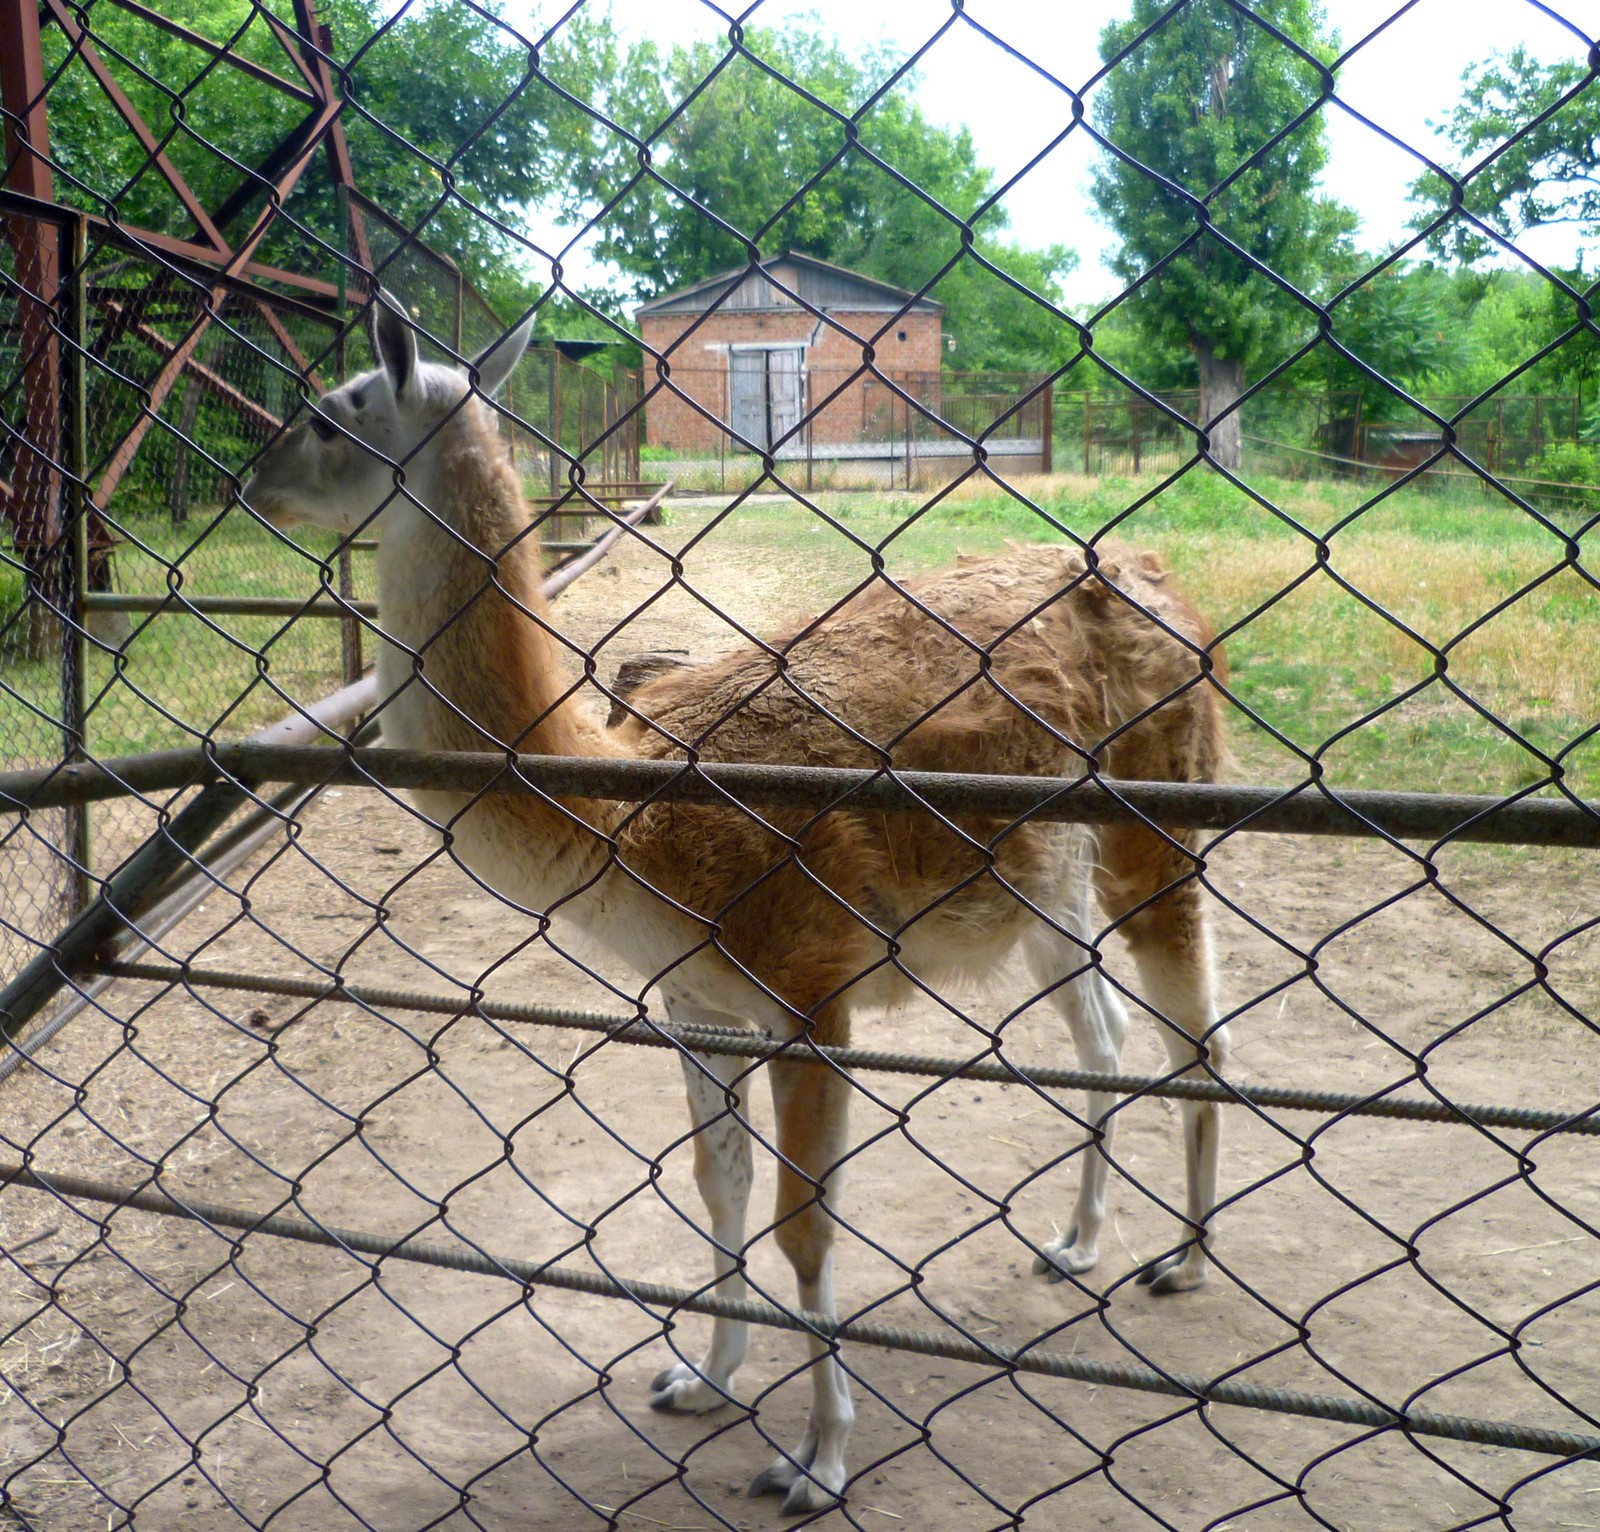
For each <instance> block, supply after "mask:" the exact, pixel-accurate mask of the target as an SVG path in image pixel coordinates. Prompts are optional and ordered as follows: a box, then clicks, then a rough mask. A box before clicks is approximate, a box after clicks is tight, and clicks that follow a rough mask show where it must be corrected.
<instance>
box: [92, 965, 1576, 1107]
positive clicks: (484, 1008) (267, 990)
mask: <svg viewBox="0 0 1600 1532" xmlns="http://www.w3.org/2000/svg"><path fill="white" fill-rule="evenodd" d="M91 966H92V969H93V971H94V972H96V973H102V974H109V975H111V976H112V977H114V978H119V979H135V980H138V981H139V982H141V983H148V984H170V985H193V986H194V987H195V988H197V989H221V990H236V991H242V992H246V993H252V994H263V995H284V996H289V997H292V998H296V999H302V1000H311V1001H325V1002H329V1003H333V1004H339V1005H361V1006H368V1007H370V1008H371V1009H373V1010H375V1011H385V1010H396V1011H420V1012H424V1013H427V1014H430V1015H438V1016H464V1015H479V1016H483V1017H485V1018H487V1019H488V1020H490V1021H510V1022H525V1023H530V1024H533V1025H536V1026H543V1027H564V1028H567V1029H568V1030H573V1031H579V1032H594V1033H598V1034H600V1035H602V1036H604V1037H606V1038H607V1039H609V1040H610V1041H612V1042H619V1043H631V1044H636V1045H640V1046H643V1047H648V1048H671V1049H674V1050H677V1049H683V1048H687V1049H690V1050H692V1051H694V1052H696V1053H716V1054H725V1055H728V1056H730V1057H735V1058H748V1059H749V1060H751V1064H752V1067H755V1066H756V1065H758V1064H762V1063H765V1062H767V1061H768V1060H769V1059H772V1058H778V1057H788V1058H793V1057H794V1056H795V1055H796V1050H797V1049H801V1050H804V1054H805V1056H806V1057H812V1056H815V1057H818V1058H823V1059H827V1060H828V1061H829V1062H831V1063H833V1064H836V1065H838V1066H839V1068H841V1069H859V1070H866V1071H870V1072H872V1073H877V1074H904V1075H931V1076H934V1077H935V1078H938V1079H951V1080H953V1079H961V1080H981V1081H984V1082H986V1083H991V1084H997V1085H1032V1086H1036V1087H1040V1088H1043V1089H1047V1090H1094V1091H1110V1092H1112V1093H1114V1094H1116V1095H1123V1096H1131V1095H1141V1096H1170V1097H1174V1098H1176V1099H1178V1100H1181V1101H1218V1102H1222V1103H1224V1104H1237V1103H1239V1102H1244V1103H1246V1104H1248V1105H1250V1106H1256V1107H1262V1108H1268V1107H1273V1108H1278V1109H1280V1110H1282V1111H1290V1112H1323V1113H1327V1114H1329V1115H1332V1116H1341V1115H1346V1114H1348V1115H1352V1116H1361V1117H1390V1118H1404V1119H1406V1120H1408V1121H1413V1122H1438V1123H1454V1124H1460V1125H1463V1126H1471V1125H1477V1126H1480V1127H1486V1128H1512V1129H1518V1130H1525V1131H1527V1132H1532V1133H1577V1134H1583V1135H1588V1136H1591V1137H1600V1115H1597V1114H1600V1103H1597V1104H1596V1105H1595V1106H1593V1107H1590V1108H1588V1109H1587V1110H1586V1111H1583V1112H1576V1113H1575V1112H1556V1111H1549V1110H1545V1109H1541V1108H1537V1107H1513V1106H1483V1105H1477V1104H1465V1103H1458V1102H1448V1101H1440V1100H1431V1101H1429V1100H1419V1099H1417V1098H1416V1097H1406V1096H1390V1095H1384V1096H1373V1095H1371V1094H1368V1095H1364V1096H1362V1095H1354V1094H1350V1093H1347V1092H1341V1091H1307V1090H1293V1089H1290V1088H1288V1087H1284V1086H1276V1085H1247V1084H1240V1083H1236V1082H1233V1081H1229V1082H1228V1083H1227V1084H1219V1083H1218V1082H1217V1081H1215V1080H1213V1079H1177V1078H1173V1077H1171V1076H1169V1075H1129V1074H1104V1073H1100V1072H1097V1071H1095V1070H1089V1069H1057V1068H1054V1067H1049V1066H1031V1065H1026V1064H1012V1063H1009V1062H1004V1061H1000V1060H994V1061H990V1060H982V1059H979V1060H973V1059H958V1058H941V1057H940V1056H938V1055H937V1054H925V1053H893V1052H886V1051H883V1050H879V1049H872V1048H835V1047H823V1046H821V1045H820V1044H815V1043H810V1042H798V1043H788V1044H785V1043H781V1042H777V1041H775V1040H774V1039H772V1038H771V1037H769V1036H768V1035H767V1034H766V1033H764V1032H740V1031H736V1030H734V1029H733V1028H731V1027H698V1026H684V1025H681V1024H680V1023H677V1022H657V1021H645V1020H643V1019H642V1018H640V1017H637V1016H621V1015H608V1014H606V1013H604V1012H600V1011H584V1010H573V1009H569V1008H566V1007H562V1006H547V1005H504V1004H499V1003H497V1002H494V1001H489V1000H477V1001H473V1000H471V999H467V998H462V999H454V998H452V997H451V996H449V995H436V994H428V993H426V992H424V991H420V990H406V989H388V988H383V987H379V986H374V985H366V984H347V983H344V982H343V981H339V982H336V983H321V982H318V981H317V980H315V979H294V978H286V977H277V976H274V975H270V974H251V973H240V972H236V971H232V970H228V969H221V968H191V967H178V966H176V965H173V964H168V963H136V962H126V961H110V962H100V963H95V964H93V965H91Z"/></svg>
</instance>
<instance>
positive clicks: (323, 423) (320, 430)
mask: <svg viewBox="0 0 1600 1532" xmlns="http://www.w3.org/2000/svg"><path fill="white" fill-rule="evenodd" d="M311 429H312V430H313V431H315V432H316V433H317V440H318V441H325V442H331V441H332V440H333V439H334V437H336V436H337V435H338V434H339V428H338V426H336V425H335V424H334V423H333V422H332V421H331V420H329V419H328V417H327V416H326V415H313V416H312V417H311Z"/></svg>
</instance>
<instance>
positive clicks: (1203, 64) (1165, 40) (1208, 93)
mask: <svg viewBox="0 0 1600 1532" xmlns="http://www.w3.org/2000/svg"><path fill="white" fill-rule="evenodd" d="M1167 8H1168V7H1167V5H1166V4H1165V3H1164V0H1133V10H1132V14H1131V15H1130V16H1129V17H1128V19H1127V20H1125V21H1120V22H1114V23H1112V25H1110V26H1109V27H1107V28H1106V30H1105V31H1104V33H1103V34H1102V35H1101V40H1100V53H1101V57H1102V58H1103V59H1105V60H1107V61H1108V62H1109V61H1110V60H1112V59H1114V58H1116V57H1117V55H1118V54H1119V53H1120V52H1121V51H1122V50H1123V49H1124V48H1126V47H1128V45H1129V44H1130V43H1132V42H1133V41H1134V40H1135V39H1136V38H1138V37H1139V34H1140V33H1141V32H1143V31H1144V30H1145V29H1146V28H1147V27H1150V26H1152V25H1154V24H1155V23H1156V22H1157V21H1158V20H1160V18H1161V17H1162V14H1163V12H1164V11H1166V10H1167ZM1252 15H1253V16H1255V17H1259V18H1260V21H1261V22H1265V23H1268V24H1270V25H1271V26H1272V27H1274V28H1276V29H1277V30H1278V31H1281V32H1283V33H1285V34H1287V35H1288V36H1289V37H1291V38H1293V39H1295V41H1296V42H1298V43H1299V45H1300V47H1302V48H1304V49H1306V50H1308V51H1309V52H1310V53H1312V54H1313V55H1314V56H1315V57H1318V58H1331V57H1332V56H1333V51H1334V50H1333V45H1332V42H1331V40H1330V39H1329V38H1328V36H1327V35H1326V34H1325V33H1324V31H1323V22H1322V14H1321V9H1320V7H1319V6H1318V5H1317V4H1316V0H1258V3H1257V4H1256V5H1255V6H1254V8H1253V13H1252ZM1321 88H1322V87H1321V81H1320V78H1319V74H1318V71H1317V69H1316V68H1315V67H1314V66H1313V65H1312V64H1311V63H1309V62H1307V60H1306V59H1305V58H1303V57H1301V56H1300V55H1299V54H1298V53H1296V52H1295V51H1294V50H1293V49H1292V48H1290V47H1289V46H1287V45H1286V44H1284V43H1283V42H1282V41H1280V40H1279V39H1278V38H1277V37H1275V36H1274V35H1273V34H1272V33H1271V32H1269V31H1267V30H1266V29H1265V27H1264V26H1262V25H1260V24H1258V22H1257V21H1256V20H1254V19H1252V16H1251V15H1246V14H1244V13H1243V12H1242V11H1240V10H1237V9H1235V8H1234V7H1233V6H1231V5H1229V4H1226V3H1224V0H1194V3H1192V4H1190V5H1188V6H1186V7H1185V8H1184V9H1183V10H1181V11H1178V12H1177V13H1176V14H1174V15H1171V16H1168V17H1167V18H1166V20H1165V21H1164V23H1163V24H1162V25H1160V26H1159V27H1158V28H1157V30H1155V31H1154V32H1152V33H1151V35H1150V36H1149V37H1147V38H1145V39H1144V40H1143V41H1142V42H1140V43H1139V44H1138V46H1137V47H1135V48H1134V49H1133V50H1132V52H1131V53H1129V54H1128V56H1127V57H1125V58H1122V59H1120V60H1119V61H1118V62H1117V63H1116V65H1115V66H1114V67H1113V68H1112V69H1111V71H1110V72H1109V74H1108V75H1107V76H1106V78H1105V81H1104V82H1103V84H1102V86H1101V87H1100V91H1099V95H1098V101H1097V105H1096V109H1095V120H1096V125H1097V127H1098V128H1099V130H1100V131H1101V132H1102V133H1103V134H1104V135H1105V136H1106V137H1107V138H1108V139H1109V140H1110V141H1111V142H1112V143H1113V144H1115V145H1116V146H1117V148H1118V149H1120V150H1121V151H1122V152H1123V153H1124V154H1126V155H1128V156H1130V157H1131V158H1132V160H1134V161H1137V162H1139V163H1138V164H1131V163H1129V162H1128V161H1126V160H1123V159H1120V158H1116V157H1114V156H1110V155H1107V156H1105V158H1104V160H1103V163H1102V164H1101V166H1100V168H1099V169H1098V170H1097V171H1096V174H1095V178H1094V196H1095V201H1096V202H1097V203H1098V205H1099V208H1100V211H1101V213H1102V215H1103V216H1104V217H1105V218H1106V220H1107V221H1108V222H1109V223H1110V224H1111V226H1112V228H1113V229H1115V230H1116V232H1117V234H1118V236H1119V237H1120V239H1121V241H1122V244H1121V248H1120V250H1119V251H1118V252H1117V254H1116V256H1115V258H1114V260H1113V262H1112V266H1113V269H1114V270H1115V271H1116V273H1117V275H1118V276H1120V277H1121V278H1122V279H1123V280H1124V281H1127V282H1130V283H1131V282H1134V281H1137V280H1138V279H1139V278H1140V277H1142V276H1144V275H1145V274H1146V273H1147V272H1148V271H1150V270H1151V268H1153V267H1154V266H1156V265H1157V263H1158V262H1161V261H1163V260H1166V261H1167V264H1166V265H1165V266H1164V267H1163V269H1162V271H1161V274H1160V276H1159V277H1158V278H1157V279H1156V285H1155V286H1154V288H1153V291H1152V293H1151V295H1150V297H1149V298H1148V299H1147V300H1146V301H1144V302H1141V303H1139V304H1138V305H1137V306H1136V308H1135V312H1136V313H1137V314H1138V316H1139V322H1140V324H1141V327H1142V328H1143V329H1144V330H1145V332H1146V334H1147V335H1148V336H1149V338H1150V339H1151V340H1152V341H1153V342H1155V343H1157V344H1158V345H1164V346H1170V345H1172V344H1174V343H1182V344H1186V345H1187V346H1188V347H1189V348H1190V350H1192V351H1193V353H1194V358H1195V363H1196V367H1197V369H1198V372H1199V383H1200V417H1201V420H1202V422H1205V423H1206V424H1207V428H1208V430H1209V432H1210V438H1211V454H1212V456H1213V457H1214V458H1215V460H1216V461H1217V462H1218V463H1219V464H1220V465H1221V466H1222V467H1224V468H1227V469H1230V470H1234V471H1237V470H1238V468H1239V466H1240V464H1241V461H1242V456H1243V441H1242V433H1241V430H1240V424H1239V415H1238V411H1237V410H1232V411H1231V413H1227V412H1229V411H1230V409H1231V407H1232V406H1233V405H1234V403H1235V402H1236V401H1237V399H1238V398H1239V395H1240V394H1241V393H1242V392H1243V390H1244V387H1245V377H1246V373H1247V370H1248V369H1249V368H1250V367H1252V366H1253V365H1255V364H1257V363H1259V362H1261V361H1264V360H1265V361H1270V360H1272V359H1273V356H1272V352H1271V346H1272V344H1273V343H1274V342H1277V341H1278V340H1279V337H1280V335H1281V332H1282V328H1283V325H1284V323H1285V320H1286V317H1288V316H1290V315H1292V313H1293V310H1294V307H1295V305H1294V301H1293V299H1291V298H1289V297H1287V296H1286V295H1285V294H1284V293H1283V292H1282V290H1281V289H1280V288H1279V287H1278V286H1277V284H1276V283H1274V282H1273V281H1272V280H1271V279H1270V278H1268V277H1267V276H1265V275H1263V274H1262V268H1266V269H1268V270H1270V271H1272V272H1274V273H1276V275H1277V276H1278V277H1279V278H1281V279H1282V280H1283V281H1285V282H1288V283H1289V284H1290V285H1291V286H1293V287H1295V288H1297V289H1299V290H1300V291H1301V292H1310V291H1311V290H1312V289H1314V288H1315V287H1316V286H1317V282H1318V277H1319V274H1320V269H1321V257H1322V254H1323V252H1325V251H1326V250H1327V249H1329V248H1330V247H1331V246H1335V245H1338V244H1339V243H1341V242H1343V241H1345V240H1347V239H1348V237H1349V235H1350V233H1351V232H1352V230H1353V229H1354V225H1355V219H1354V215H1353V214H1351V213H1350V212H1348V211H1347V210H1346V209H1344V208H1342V207H1340V206H1339V205H1338V204H1336V203H1333V202H1331V201H1329V200H1328V199H1326V198H1324V197H1321V196H1319V195H1318V193H1317V190H1316V186H1317V177H1318V175H1319V173H1320V172H1321V170H1322V167H1323V164H1324V161H1325V159H1326V157H1327V150H1326V144H1325V140H1324V134H1323V129H1322V124H1321V120H1320V117H1312V118H1311V119H1310V120H1308V121H1307V122H1305V123H1303V124H1301V126H1300V127H1299V128H1297V129H1296V130H1295V131H1294V132H1293V133H1292V134H1290V135H1289V136H1288V137H1286V138H1284V139H1283V140H1281V141H1279V142H1277V143H1275V144H1273V146H1272V147H1271V148H1270V149H1264V146H1265V145H1266V144H1267V143H1268V142H1269V141H1270V140H1272V139H1273V137H1274V135H1276V134H1277V133H1279V132H1280V131H1281V130H1282V129H1284V128H1285V127H1287V126H1288V124H1289V123H1290V122H1292V121H1293V120H1294V118H1295V117H1296V116H1298V115H1299V114H1300V113H1301V112H1302V111H1303V110H1304V109H1305V108H1306V107H1307V106H1308V105H1310V104H1311V103H1312V102H1314V101H1315V100H1316V99H1317V98H1318V96H1319V95H1320V94H1321ZM1246 162H1249V168H1248V169H1246V170H1244V171H1243V172H1242V173H1239V174H1237V175H1235V172H1237V171H1239V167H1240V166H1241V165H1243V164H1245V163H1246ZM1141 166H1144V167H1148V170H1149V171H1153V172H1155V174H1156V175H1158V176H1161V177H1165V179H1166V180H1167V181H1169V182H1172V183H1173V184H1174V185H1176V186H1178V187H1181V188H1182V189H1183V190H1184V191H1186V192H1187V193H1188V194H1189V196H1188V197H1186V196H1183V195H1180V194H1179V193H1177V192H1174V191H1172V190H1169V189H1168V188H1166V187H1165V186H1163V185H1162V184H1161V182H1160V181H1158V180H1156V179H1155V178H1154V177H1153V176H1152V175H1150V174H1148V173H1147V171H1146V170H1145V169H1142V168H1140V167H1141ZM1230 176H1231V177H1233V179H1232V180H1229V179H1228V178H1229V177H1230ZM1224 181H1227V185H1226V186H1225V187H1223V189H1221V190H1218V189H1217V188H1218V187H1219V186H1222V183H1223V182H1224ZM1190 197H1194V198H1198V199H1200V201H1202V202H1203V203H1204V204H1205V206H1206V208H1207V210H1208V212H1209V214H1210V216H1211V219H1212V221H1213V223H1214V224H1215V226H1216V227H1217V228H1218V229H1220V230H1221V231H1223V233H1225V234H1226V235H1227V237H1228V239H1229V240H1231V241H1232V242H1233V244H1234V245H1236V246H1238V247H1239V248H1240V249H1241V250H1242V251H1243V252H1244V254H1243V255H1240V254H1237V253H1235V251H1234V250H1232V249H1230V248H1229V247H1228V246H1227V245H1225V244H1224V243H1223V242H1222V241H1221V240H1220V239H1218V238H1217V237H1216V236H1215V235H1214V234H1212V233H1211V232H1209V231H1208V230H1202V229H1201V224H1200V219H1199V217H1198V214H1197V210H1196V208H1195V206H1194V204H1193V203H1192V202H1191V201H1190V200H1189V198H1190ZM1197 230H1200V232H1199V233H1198V235H1197ZM1186 242H1188V243H1186ZM1180 246H1181V247H1183V248H1182V250H1181V253H1179V254H1177V255H1173V252H1174V251H1175V250H1178V249H1179V247H1180ZM1168 257H1171V259H1170V260H1168V259H1167V258H1168ZM1280 344H1281V342H1280Z"/></svg>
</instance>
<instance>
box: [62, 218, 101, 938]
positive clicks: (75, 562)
mask: <svg viewBox="0 0 1600 1532" xmlns="http://www.w3.org/2000/svg"><path fill="white" fill-rule="evenodd" d="M88 258H89V237H88V225H87V224H86V222H85V221H84V219H83V218H82V217H81V216H79V217H77V218H74V219H73V221H72V280H71V283H70V285H69V287H68V298H67V302H68V337H69V346H68V356H67V368H66V415H67V422H66V423H67V452H68V459H67V466H68V470H69V472H70V474H71V488H70V489H69V490H68V493H69V494H70V495H71V497H72V526H71V535H70V537H68V538H65V539H63V543H64V556H65V558H66V562H67V573H68V579H67V582H66V583H67V589H68V592H69V600H68V603H67V616H68V621H67V622H66V623H65V624H64V625H63V629H62V662H63V668H64V670H65V677H64V679H65V681H66V685H65V687H64V688H63V699H62V700H63V701H64V703H65V704H66V707H65V717H64V718H63V719H62V722H63V724H64V725H65V729H64V733H65V735H66V743H67V746H68V750H69V752H70V753H71V754H73V755H76V756H77V757H78V758H79V759H80V760H81V759H86V758H87V757H88V755H89V700H88V699H89V633H88V623H89V613H88V609H87V603H86V601H85V595H86V592H87V590H88V585H89V518H90V516H91V514H92V512H93V509H94V503H93V501H92V499H91V498H90V494H89V408H88V397H89V396H88V386H89V385H88V328H89V321H88V275H87V272H86V269H85V268H86V267H87V265H88ZM89 814H90V809H89V805H88V804H86V803H80V804H77V805H75V806H74V807H73V808H71V809H69V810H68V811H67V838H68V843H69V845H70V847H71V856H72V863H73V867H72V879H71V894H70V900H69V906H68V907H69V908H70V909H71V911H72V912H73V913H74V914H76V913H78V912H79V911H81V910H84V909H86V908H87V907H88V904H89V900H90V899H91V898H92V897H93V894H92V889H91V886H90V857H91V856H92V854H93V845H92V842H91V839H90V833H89V829H90V826H89Z"/></svg>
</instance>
